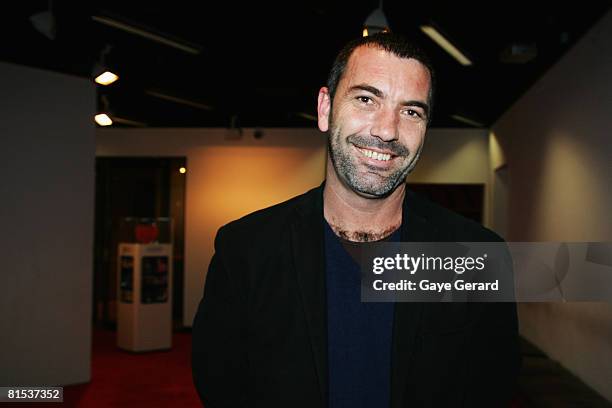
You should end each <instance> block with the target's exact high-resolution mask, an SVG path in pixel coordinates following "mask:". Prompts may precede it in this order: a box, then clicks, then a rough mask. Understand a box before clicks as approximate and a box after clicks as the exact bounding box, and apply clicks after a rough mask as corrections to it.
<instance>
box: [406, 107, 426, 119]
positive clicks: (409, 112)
mask: <svg viewBox="0 0 612 408" xmlns="http://www.w3.org/2000/svg"><path fill="white" fill-rule="evenodd" d="M404 112H405V113H406V115H408V116H412V117H413V118H421V117H422V115H421V114H420V113H419V112H418V111H415V110H414V109H406V110H405V111H404Z"/></svg>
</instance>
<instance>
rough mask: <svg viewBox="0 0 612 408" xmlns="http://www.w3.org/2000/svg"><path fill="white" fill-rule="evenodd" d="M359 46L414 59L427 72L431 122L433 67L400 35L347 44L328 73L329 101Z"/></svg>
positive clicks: (376, 36) (416, 47)
mask: <svg viewBox="0 0 612 408" xmlns="http://www.w3.org/2000/svg"><path fill="white" fill-rule="evenodd" d="M361 46H370V47H376V48H379V49H381V50H385V51H387V52H390V53H391V54H393V55H395V56H397V57H399V58H406V59H408V58H412V59H415V60H417V61H419V62H420V63H421V64H423V65H424V66H425V67H426V68H427V69H428V70H429V76H430V88H429V95H428V101H427V103H428V105H429V112H428V121H429V122H431V113H432V109H433V95H434V78H435V76H434V70H433V67H432V65H431V62H430V60H429V57H428V56H427V54H425V52H423V50H422V49H421V48H420V47H419V46H418V45H417V44H416V43H415V42H413V41H410V40H409V39H407V38H406V37H404V36H402V35H400V34H395V33H378V34H374V35H371V36H367V37H359V38H356V39H354V40H352V41H350V42H349V43H347V44H346V45H345V46H344V47H343V48H342V49H341V50H340V52H339V53H338V55H337V56H336V59H335V60H334V64H333V65H332V68H331V70H330V71H329V76H328V77H327V88H328V89H329V97H330V100H331V101H332V102H333V100H334V96H335V95H336V89H337V88H338V83H339V82H340V79H342V75H344V71H345V70H346V66H347V64H348V61H349V58H350V57H351V55H352V54H353V51H355V49H356V48H358V47H361Z"/></svg>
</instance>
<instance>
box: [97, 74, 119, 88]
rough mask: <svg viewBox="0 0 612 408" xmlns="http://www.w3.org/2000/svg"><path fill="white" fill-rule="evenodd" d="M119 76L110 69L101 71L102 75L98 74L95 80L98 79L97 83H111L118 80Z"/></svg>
mask: <svg viewBox="0 0 612 408" xmlns="http://www.w3.org/2000/svg"><path fill="white" fill-rule="evenodd" d="M118 79H119V77H118V76H117V74H114V73H112V72H110V71H104V72H103V73H101V74H100V75H98V76H97V77H96V78H95V79H94V81H96V83H98V84H100V85H110V84H112V83H113V82H115V81H116V80H118Z"/></svg>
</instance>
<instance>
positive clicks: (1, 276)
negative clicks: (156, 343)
mask: <svg viewBox="0 0 612 408" xmlns="http://www.w3.org/2000/svg"><path fill="white" fill-rule="evenodd" d="M0 77H1V78H2V96H1V97H0V135H1V138H2V153H1V154H2V160H1V162H0V163H1V164H0V166H1V169H0V197H2V199H1V200H0V225H2V234H1V235H0V258H1V259H2V262H3V264H2V273H0V288H2V296H0V333H1V334H0V367H1V368H0V384H1V385H3V386H7V385H22V386H25V385H45V384H47V385H58V384H59V385H62V384H71V383H82V382H85V381H88V380H89V379H90V353H91V296H92V288H91V282H92V270H93V260H92V255H93V253H92V248H93V212H94V207H93V206H94V200H93V198H94V151H95V145H94V125H93V121H92V118H93V114H94V112H95V89H94V87H93V86H92V84H91V82H90V81H87V80H84V79H80V78H74V77H70V76H65V75H60V74H55V73H50V72H45V71H40V70H35V69H31V68H26V67H21V66H17V65H9V64H4V63H0Z"/></svg>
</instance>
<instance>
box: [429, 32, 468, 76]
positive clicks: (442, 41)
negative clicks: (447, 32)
mask: <svg viewBox="0 0 612 408" xmlns="http://www.w3.org/2000/svg"><path fill="white" fill-rule="evenodd" d="M421 31H423V32H424V33H425V34H426V35H427V36H428V37H429V38H431V39H432V40H433V41H434V42H435V43H436V44H438V45H439V46H440V47H442V48H443V49H444V51H446V52H447V53H449V54H450V55H451V56H452V57H453V58H454V59H456V60H457V61H459V63H460V64H461V65H466V66H467V65H472V61H470V59H469V58H468V57H466V56H465V54H463V53H462V52H461V51H459V49H458V48H457V47H455V46H454V45H453V44H452V43H451V42H450V41H448V40H447V39H446V38H445V37H444V36H443V35H442V34H440V33H439V32H438V30H436V29H435V28H434V27H432V26H430V25H422V26H421Z"/></svg>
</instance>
